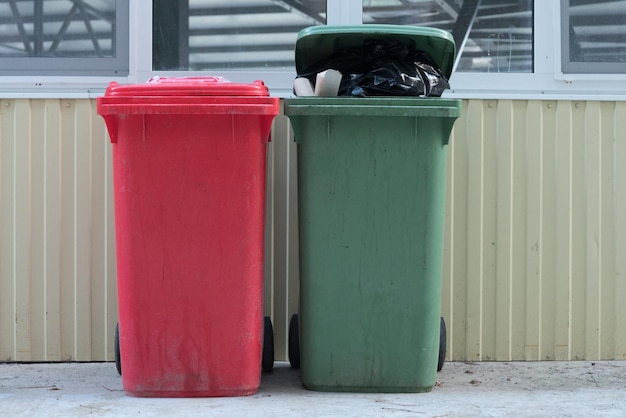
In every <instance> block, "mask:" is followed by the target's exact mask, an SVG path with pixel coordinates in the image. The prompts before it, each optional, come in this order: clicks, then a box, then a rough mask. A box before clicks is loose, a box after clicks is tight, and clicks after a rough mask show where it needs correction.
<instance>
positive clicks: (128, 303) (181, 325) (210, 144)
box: [98, 79, 278, 397]
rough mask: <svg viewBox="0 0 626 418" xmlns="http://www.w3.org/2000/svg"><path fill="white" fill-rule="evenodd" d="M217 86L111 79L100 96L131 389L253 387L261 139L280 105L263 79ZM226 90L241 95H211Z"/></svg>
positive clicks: (191, 391)
mask: <svg viewBox="0 0 626 418" xmlns="http://www.w3.org/2000/svg"><path fill="white" fill-rule="evenodd" d="M187 87H189V88H187ZM222 87H223V86H218V85H217V84H212V83H207V84H206V85H204V84H203V80H199V79H190V80H181V82H180V84H175V83H173V84H171V85H170V84H169V83H162V84H161V85H159V84H157V85H155V86H148V85H145V86H144V85H142V86H139V87H138V89H137V90H134V89H133V88H132V87H129V86H111V87H110V88H109V90H107V94H106V95H105V97H102V98H99V99H98V112H99V113H100V114H101V115H103V117H104V118H105V121H106V124H107V127H108V130H109V133H110V136H111V140H112V142H113V175H114V200H115V232H116V246H117V248H116V254H117V276H118V277H117V279H118V296H119V326H120V329H119V332H120V349H121V350H120V351H121V360H122V367H123V374H122V380H123V385H124V389H125V391H126V392H127V393H128V394H129V395H133V396H142V397H197V396H236V395H247V394H252V393H255V392H256V391H257V390H258V387H259V383H260V373H261V351H262V338H263V336H262V326H263V325H262V324H263V312H262V307H263V304H262V297H263V250H264V249H263V241H264V208H265V165H266V145H267V141H268V137H269V130H270V125H271V122H272V119H273V117H274V115H275V114H277V112H278V100H277V99H272V98H268V97H256V96H255V95H257V94H258V95H261V96H262V95H263V94H265V95H266V94H267V93H266V92H267V91H266V89H265V87H264V86H262V84H260V85H259V84H255V85H248V86H247V87H246V85H241V86H240V88H241V91H238V90H237V88H235V90H234V91H232V92H229V91H225V90H223V89H222ZM228 87H231V86H228ZM233 87H237V86H236V85H235V86H233ZM144 88H145V90H144ZM229 93H230V94H248V95H249V96H233V97H227V96H219V94H229ZM159 94H161V96H159ZM215 94H218V96H216V95H215Z"/></svg>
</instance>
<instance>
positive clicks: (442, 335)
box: [437, 316, 447, 372]
mask: <svg viewBox="0 0 626 418" xmlns="http://www.w3.org/2000/svg"><path fill="white" fill-rule="evenodd" d="M439 324H440V325H439V361H438V362H437V371H438V372H440V371H441V369H443V362H444V361H446V338H447V336H446V321H445V320H444V319H443V316H442V317H441V321H440V322H439Z"/></svg>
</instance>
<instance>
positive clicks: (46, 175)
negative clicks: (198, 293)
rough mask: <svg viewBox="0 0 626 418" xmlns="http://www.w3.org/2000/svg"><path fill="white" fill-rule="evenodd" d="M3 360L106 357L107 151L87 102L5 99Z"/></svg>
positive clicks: (112, 298) (110, 299)
mask: <svg viewBox="0 0 626 418" xmlns="http://www.w3.org/2000/svg"><path fill="white" fill-rule="evenodd" d="M1 103H2V104H1V111H2V115H1V119H0V122H1V124H2V125H1V128H0V135H1V136H0V158H1V159H0V161H1V163H0V179H1V182H0V237H1V238H0V341H1V342H0V359H2V360H6V361H68V360H71V361H90V360H111V359H112V357H113V356H112V351H113V350H112V342H111V339H112V338H111V337H112V332H113V328H114V326H115V321H116V317H117V313H116V310H117V309H116V307H117V304H116V299H117V297H116V294H115V292H116V288H117V287H116V283H115V274H114V273H115V271H114V262H115V260H114V257H112V251H114V247H113V246H112V245H113V244H112V242H111V239H112V231H111V228H112V225H113V221H112V219H113V218H112V205H111V203H110V200H111V197H112V187H111V186H110V181H111V180H110V177H111V175H110V156H109V154H110V150H109V147H108V143H107V139H106V131H105V128H104V124H103V123H102V121H101V120H100V118H99V117H98V116H97V115H96V114H95V102H94V101H92V100H52V99H50V100H43V99H42V100H26V99H24V100H2V102H1Z"/></svg>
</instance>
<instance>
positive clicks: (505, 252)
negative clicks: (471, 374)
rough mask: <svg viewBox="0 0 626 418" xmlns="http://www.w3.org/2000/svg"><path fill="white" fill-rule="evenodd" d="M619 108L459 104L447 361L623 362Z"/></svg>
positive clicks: (625, 210)
mask: <svg viewBox="0 0 626 418" xmlns="http://www.w3.org/2000/svg"><path fill="white" fill-rule="evenodd" d="M624 107H625V106H624V104H623V103H621V102H618V103H616V102H593V101H591V102H574V101H510V100H472V101H465V102H464V112H463V117H462V118H461V119H460V120H459V121H458V122H457V124H456V125H455V128H454V131H453V137H452V141H451V147H450V160H449V163H450V171H449V176H450V177H449V179H448V202H447V218H446V219H447V223H446V228H447V231H446V241H445V245H446V251H445V253H444V254H445V256H444V257H445V258H444V266H445V268H444V282H443V283H444V284H443V286H444V293H443V294H444V299H443V314H444V316H446V319H447V322H448V324H449V326H448V328H449V337H450V341H449V347H448V348H449V351H448V358H449V359H453V360H577V359H624V358H626V356H625V355H624V354H625V353H624V351H625V350H624V339H625V335H624V334H625V333H626V329H624V328H623V327H621V326H620V325H619V324H623V323H624V321H625V320H626V312H625V310H624V304H623V302H622V301H623V300H624V298H626V293H625V286H624V280H623V275H624V270H625V265H624V261H623V260H622V259H623V257H619V255H620V254H624V251H625V248H624V245H625V244H626V243H625V240H624V236H625V235H626V231H625V230H624V228H625V226H626V224H625V222H626V221H625V219H624V218H625V217H626V206H625V203H624V199H625V195H626V193H625V192H624V191H623V190H622V189H623V187H622V188H620V187H619V179H621V178H624V176H625V175H626V172H625V170H624V169H623V167H622V166H623V164H621V161H623V158H624V151H625V149H626V145H625V142H626V135H625V134H624V132H626V130H625V129H626V127H625V126H624V117H625V116H626V115H624V112H625V109H624ZM463 251H465V256H463V255H462V254H461V255H460V254H459V253H462V252H463ZM457 290H460V292H457Z"/></svg>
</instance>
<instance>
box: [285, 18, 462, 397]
mask: <svg viewBox="0 0 626 418" xmlns="http://www.w3.org/2000/svg"><path fill="white" fill-rule="evenodd" d="M370 39H374V40H383V41H394V42H399V43H401V44H403V45H405V47H406V48H407V50H409V51H411V50H413V51H421V52H425V53H427V54H428V55H429V56H430V57H431V59H432V60H433V62H434V64H435V65H436V66H437V67H438V68H439V69H440V70H441V71H442V73H443V75H444V76H445V77H450V74H451V73H452V66H453V63H454V56H455V50H456V48H455V45H454V40H453V38H452V35H451V34H450V33H448V32H444V31H441V30H438V29H434V28H420V27H412V26H396V25H359V26H334V27H333V26H324V27H311V28H306V29H303V30H302V31H301V32H300V33H299V35H298V40H297V42H296V52H295V62H296V70H297V72H298V74H311V73H316V72H319V71H323V70H325V69H326V64H325V61H327V59H328V58H329V57H331V56H333V54H334V53H335V52H336V51H339V50H342V49H343V48H355V47H356V48H359V47H362V46H363V45H364V44H365V42H369V40H370ZM351 71H354V72H358V71H359V70H358V69H356V68H353V69H352V70H351ZM344 76H346V75H345V74H344ZM284 109H285V110H284V111H285V114H286V115H287V116H288V117H289V119H290V120H291V123H292V125H293V130H294V135H295V140H296V142H297V143H298V151H297V153H298V196H299V198H298V210H299V213H298V218H299V234H300V242H299V244H300V307H299V321H300V323H299V337H300V367H301V371H302V381H303V384H304V386H305V387H307V388H309V389H313V390H322V391H351V392H428V391H430V390H432V387H433V386H434V384H435V378H436V373H437V363H438V357H439V331H440V310H441V274H442V263H443V237H444V235H443V232H444V231H443V228H444V212H445V187H446V182H445V175H446V151H447V144H448V140H449V135H450V132H451V130H452V126H453V124H454V121H455V120H456V119H457V118H458V117H459V116H460V112H461V103H460V101H459V100H447V99H440V98H421V97H408V98H407V97H369V98H354V97H335V98H321V97H299V98H292V99H287V100H285V106H284Z"/></svg>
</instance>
